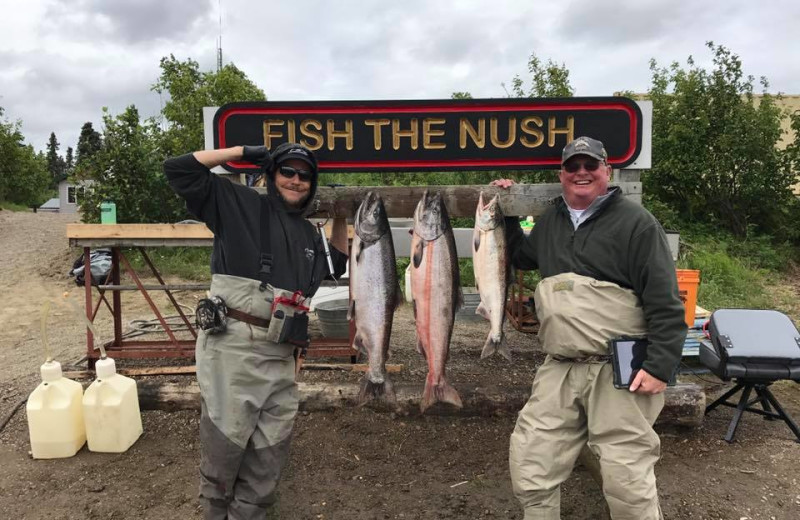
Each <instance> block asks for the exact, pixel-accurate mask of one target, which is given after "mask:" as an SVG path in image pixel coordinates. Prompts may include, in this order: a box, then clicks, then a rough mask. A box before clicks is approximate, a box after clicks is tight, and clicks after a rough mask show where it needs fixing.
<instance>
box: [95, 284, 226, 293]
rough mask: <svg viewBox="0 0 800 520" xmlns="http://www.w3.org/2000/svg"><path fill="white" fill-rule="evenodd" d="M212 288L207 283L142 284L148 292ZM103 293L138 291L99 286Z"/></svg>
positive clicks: (132, 286)
mask: <svg viewBox="0 0 800 520" xmlns="http://www.w3.org/2000/svg"><path fill="white" fill-rule="evenodd" d="M209 287H211V285H210V284H207V283H173V284H166V285H159V284H146V283H144V284H142V288H143V289H145V290H147V291H207V290H208V289H209ZM97 288H98V289H100V290H102V291H138V290H139V287H138V286H136V285H98V286H97Z"/></svg>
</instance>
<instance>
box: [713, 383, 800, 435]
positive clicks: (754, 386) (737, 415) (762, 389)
mask: <svg viewBox="0 0 800 520" xmlns="http://www.w3.org/2000/svg"><path fill="white" fill-rule="evenodd" d="M734 382H735V383H736V386H734V387H733V388H732V389H730V390H728V391H727V392H725V393H724V394H723V395H722V396H720V397H719V398H718V399H717V400H716V401H714V402H713V403H711V404H710V405H708V406H707V407H706V415H708V413H709V412H710V411H711V410H713V409H714V408H716V407H717V406H719V405H723V406H730V407H731V408H736V412H734V414H733V419H731V423H730V425H729V426H728V433H727V434H725V440H726V441H728V442H733V437H734V435H736V428H737V427H738V426H739V421H740V420H741V418H742V414H743V413H744V412H752V413H756V414H759V415H762V416H764V418H765V419H768V420H773V419H783V421H784V422H785V423H786V425H787V426H789V429H790V430H792V433H794V435H795V437H796V442H800V428H798V427H797V424H796V423H795V422H794V421H793V420H792V418H791V417H790V416H789V414H787V413H786V411H785V410H784V409H783V407H782V406H781V405H780V403H779V402H778V400H777V399H776V398H775V396H774V395H773V394H772V392H770V390H769V385H771V384H772V381H755V380H748V379H742V378H736V379H734ZM739 390H741V391H742V395H741V397H740V398H739V402H738V403H732V402H729V401H728V400H727V399H728V398H729V397H731V396H733V395H735V394H736V393H737V392H738V391H739ZM752 390H755V391H756V394H757V395H758V397H756V398H755V399H753V400H749V399H750V392H751V391H752ZM756 403H760V404H761V408H762V409H761V410H759V409H757V408H753V407H752V405H754V404H756ZM770 405H771V406H770ZM772 408H775V410H776V412H777V413H776V412H774V411H772Z"/></svg>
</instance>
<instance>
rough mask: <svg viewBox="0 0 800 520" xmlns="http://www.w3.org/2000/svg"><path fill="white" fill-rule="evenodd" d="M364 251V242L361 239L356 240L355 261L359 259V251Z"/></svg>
mask: <svg viewBox="0 0 800 520" xmlns="http://www.w3.org/2000/svg"><path fill="white" fill-rule="evenodd" d="M363 252H364V242H362V241H361V240H359V241H358V252H357V253H356V263H358V262H359V261H360V260H361V253H363Z"/></svg>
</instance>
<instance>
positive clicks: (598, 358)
mask: <svg viewBox="0 0 800 520" xmlns="http://www.w3.org/2000/svg"><path fill="white" fill-rule="evenodd" d="M550 357H551V358H553V359H555V360H556V361H566V362H570V363H605V362H607V361H611V356H610V355H609V354H596V355H593V356H583V357H579V358H569V357H564V356H558V355H555V354H550Z"/></svg>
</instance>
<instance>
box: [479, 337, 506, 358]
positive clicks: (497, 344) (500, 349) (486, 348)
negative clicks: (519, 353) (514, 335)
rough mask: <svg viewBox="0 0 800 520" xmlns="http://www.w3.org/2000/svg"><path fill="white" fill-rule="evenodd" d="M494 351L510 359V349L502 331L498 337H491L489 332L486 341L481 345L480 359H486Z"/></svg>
mask: <svg viewBox="0 0 800 520" xmlns="http://www.w3.org/2000/svg"><path fill="white" fill-rule="evenodd" d="M495 352H497V353H499V354H500V355H501V356H503V357H504V358H506V359H507V360H509V361H511V349H509V348H508V345H507V344H506V335H505V334H504V333H503V332H501V333H500V338H499V339H496V338H493V337H492V334H491V333H489V337H488V338H486V343H485V344H484V345H483V351H481V359H486V358H487V357H489V356H491V355H492V354H494V353H495Z"/></svg>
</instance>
